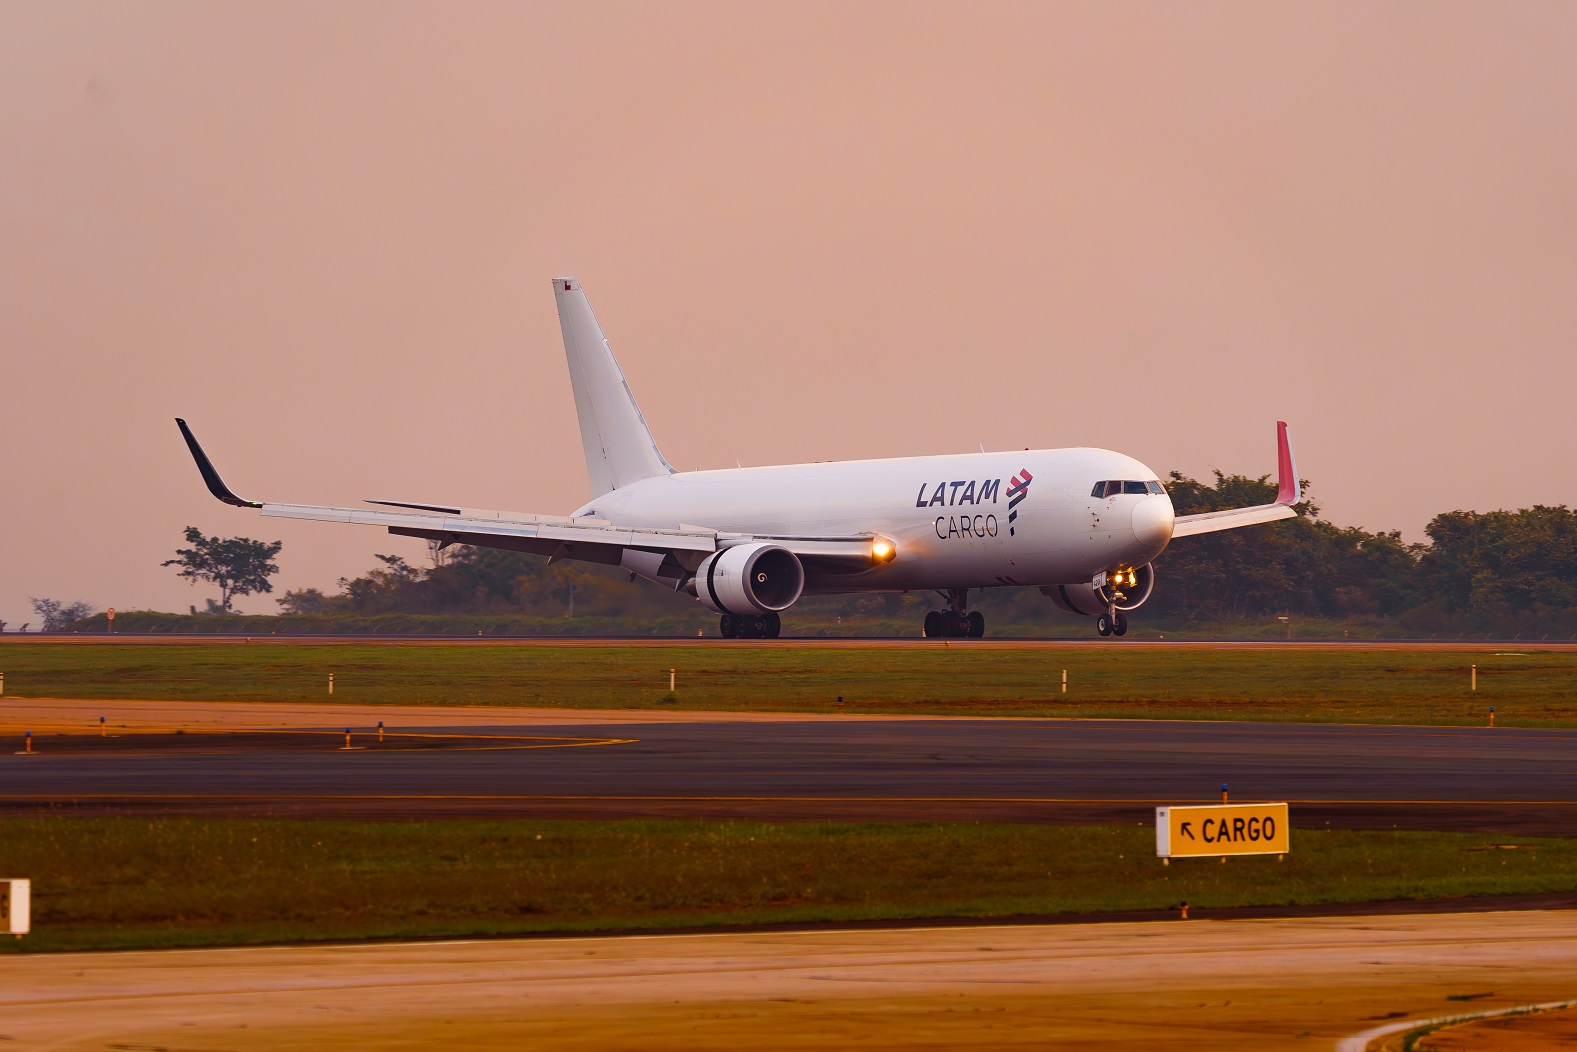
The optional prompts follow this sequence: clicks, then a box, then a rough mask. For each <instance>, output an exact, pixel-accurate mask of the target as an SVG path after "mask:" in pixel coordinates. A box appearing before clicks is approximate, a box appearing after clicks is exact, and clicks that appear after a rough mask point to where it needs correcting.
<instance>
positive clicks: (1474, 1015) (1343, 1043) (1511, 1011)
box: [1336, 1001, 1577, 1052]
mask: <svg viewBox="0 0 1577 1052" xmlns="http://www.w3.org/2000/svg"><path fill="white" fill-rule="evenodd" d="M1574 1005H1577V1001H1545V1002H1544V1003H1543V1004H1536V1005H1513V1006H1512V1007H1510V1008H1490V1009H1487V1010H1485V1011H1482V1012H1464V1013H1462V1014H1461V1015H1442V1016H1436V1017H1435V1018H1433V1019H1404V1020H1402V1021H1400V1022H1397V1023H1386V1024H1384V1025H1383V1026H1375V1027H1370V1028H1369V1029H1368V1030H1365V1031H1363V1032H1362V1033H1358V1034H1353V1035H1351V1036H1350V1037H1344V1038H1342V1039H1341V1040H1340V1041H1338V1042H1336V1052H1366V1050H1367V1049H1368V1047H1369V1046H1370V1044H1372V1043H1373V1042H1374V1041H1375V1040H1376V1039H1377V1038H1382V1037H1385V1036H1387V1035H1389V1034H1398V1033H1401V1032H1402V1031H1404V1030H1423V1029H1425V1028H1427V1029H1429V1030H1441V1029H1444V1028H1445V1027H1448V1026H1457V1025H1460V1024H1462V1023H1471V1022H1473V1021H1475V1020H1478V1019H1494V1018H1495V1017H1496V1016H1506V1015H1532V1014H1534V1013H1535V1012H1553V1011H1558V1010H1560V1009H1564V1008H1571V1007H1572V1006H1574ZM1409 1047H1411V1046H1409Z"/></svg>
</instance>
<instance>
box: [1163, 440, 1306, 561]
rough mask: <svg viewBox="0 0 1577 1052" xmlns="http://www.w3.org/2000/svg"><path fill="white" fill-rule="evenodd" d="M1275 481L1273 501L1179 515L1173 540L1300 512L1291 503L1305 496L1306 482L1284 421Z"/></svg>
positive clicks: (1291, 515)
mask: <svg viewBox="0 0 1577 1052" xmlns="http://www.w3.org/2000/svg"><path fill="white" fill-rule="evenodd" d="M1276 481H1277V487H1276V501H1275V503H1274V504H1260V505H1257V506H1255V507H1252V508H1229V509H1227V510H1225V511H1206V512H1201V513H1200V514H1198V515H1179V516H1178V517H1177V519H1176V521H1175V522H1174V523H1173V524H1172V539H1173V540H1176V539H1177V538H1178V537H1192V536H1194V535H1195V534H1199V533H1215V532H1216V531H1217V530H1235V529H1237V528H1238V527H1239V526H1254V525H1257V524H1258V523H1262V522H1275V521H1276V520H1277V519H1290V518H1292V517H1293V516H1294V515H1296V514H1297V512H1296V511H1294V510H1293V507H1292V506H1293V505H1294V504H1297V503H1298V502H1299V501H1301V500H1302V499H1303V484H1302V483H1301V482H1300V481H1299V480H1298V464H1297V461H1295V460H1294V459H1293V457H1292V440H1291V439H1290V438H1288V436H1287V424H1286V421H1283V420H1278V421H1276Z"/></svg>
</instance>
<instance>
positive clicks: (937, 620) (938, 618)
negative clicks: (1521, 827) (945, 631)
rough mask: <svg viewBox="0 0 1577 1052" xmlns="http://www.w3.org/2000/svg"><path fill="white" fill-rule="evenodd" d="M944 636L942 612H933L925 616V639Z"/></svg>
mask: <svg viewBox="0 0 1577 1052" xmlns="http://www.w3.org/2000/svg"><path fill="white" fill-rule="evenodd" d="M941 634H942V612H941V611H940V610H932V611H930V612H929V613H927V614H926V615H925V638H927V639H935V638H936V637H937V636H939V635H941Z"/></svg>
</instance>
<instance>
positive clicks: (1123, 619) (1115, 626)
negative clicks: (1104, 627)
mask: <svg viewBox="0 0 1577 1052" xmlns="http://www.w3.org/2000/svg"><path fill="white" fill-rule="evenodd" d="M1127 634H1128V615H1127V614H1125V613H1123V612H1122V611H1121V610H1119V611H1117V617H1116V618H1115V619H1114V620H1113V621H1112V635H1114V636H1125V635H1127Z"/></svg>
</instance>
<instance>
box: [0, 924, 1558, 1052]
mask: <svg viewBox="0 0 1577 1052" xmlns="http://www.w3.org/2000/svg"><path fill="white" fill-rule="evenodd" d="M1574 971H1577V915H1574V914H1572V913H1571V912H1568V911H1559V912H1557V911H1551V912H1531V911H1530V912H1526V913H1478V914H1462V915H1455V916H1453V915H1440V916H1428V917H1390V918H1386V919H1385V920H1384V921H1376V920H1375V919H1374V918H1306V919H1283V920H1263V921H1237V922H1229V923H1214V922H1200V921H1188V922H1168V923H1151V924H1091V925H1063V926H1023V925H1015V926H1003V927H974V928H951V929H934V928H933V929H920V930H915V929H892V930H887V931H869V930H866V931H816V932H730V933H716V934H710V935H685V936H675V935H666V936H664V935H641V936H636V937H630V938H569V939H564V938H557V939H555V938H543V939H506V940H491V941H485V942H476V941H464V940H455V941H446V942H424V943H403V944H402V943H369V944H363V945H349V946H299V947H283V946H280V947H249V948H236V949H220V950H197V951H193V950H155V951H151V952H130V953H127V952H120V953H108V954H73V953H62V954H36V955H25V956H24V955H16V956H4V957H0V1019H3V1023H0V1026H3V1029H4V1035H5V1038H6V1039H7V1040H8V1041H9V1042H11V1043H12V1044H9V1045H7V1047H16V1048H19V1049H54V1050H82V1052H88V1050H92V1052H101V1050H103V1049H106V1048H110V1049H142V1050H147V1052H153V1050H186V1052H195V1050H197V1049H205V1050H219V1049H228V1050H232V1052H276V1050H295V1049H301V1048H356V1049H373V1050H379V1052H409V1050H411V1049H426V1048H463V1049H478V1050H484V1052H506V1050H511V1052H512V1050H514V1049H522V1048H528V1049H533V1050H535V1049H563V1050H566V1052H568V1050H573V1052H587V1050H591V1049H599V1050H600V1049H626V1050H627V1049H641V1050H666V1049H683V1050H685V1052H722V1050H731V1049H739V1048H748V1049H751V1050H753V1052H772V1050H777V1049H782V1050H784V1052H805V1050H808V1049H846V1048H859V1049H862V1050H881V1052H888V1050H891V1052H900V1050H901V1052H911V1050H914V1049H928V1050H940V1049H954V1048H994V1049H1005V1048H1013V1049H1048V1048H1050V1049H1059V1048H1077V1049H1097V1050H1101V1049H1104V1050H1114V1049H1135V1048H1143V1049H1154V1048H1164V1049H1168V1050H1182V1052H1265V1050H1267V1049H1287V1050H1289V1052H1306V1050H1309V1049H1330V1048H1332V1047H1333V1046H1334V1047H1335V1048H1337V1049H1340V1050H1343V1052H1345V1050H1349V1049H1352V1050H1357V1049H1365V1048H1369V1047H1374V1046H1371V1045H1370V1040H1371V1039H1372V1038H1375V1037H1378V1036H1382V1035H1384V1034H1386V1033H1388V1032H1392V1033H1395V1034H1396V1036H1397V1044H1396V1045H1394V1046H1393V1045H1388V1046H1386V1047H1400V1038H1401V1034H1402V1032H1405V1031H1407V1030H1410V1029H1413V1028H1414V1027H1417V1026H1419V1025H1420V1024H1421V1023H1425V1022H1426V1021H1429V1020H1439V1019H1440V1017H1442V1016H1456V1017H1460V1016H1462V1015H1463V1014H1466V1013H1488V1012H1499V1013H1505V1012H1508V1011H1515V1010H1516V1009H1517V1008H1518V1007H1520V1006H1527V1005H1537V1004H1551V1003H1557V1004H1558V1003H1565V1002H1569V1001H1570V999H1571V998H1572V989H1571V976H1572V975H1573V974H1574ZM1508 1021H1509V1023H1510V1026H1509V1027H1496V1028H1494V1029H1492V1030H1490V1031H1489V1032H1488V1033H1484V1034H1480V1035H1478V1036H1479V1037H1480V1038H1481V1040H1479V1041H1476V1042H1470V1043H1466V1044H1463V1045H1455V1046H1452V1047H1458V1048H1494V1049H1497V1050H1502V1052H1508V1050H1517V1052H1532V1050H1534V1049H1540V1050H1542V1049H1553V1048H1563V1047H1569V1045H1564V1044H1560V1043H1558V1041H1557V1040H1546V1041H1542V1042H1541V1041H1540V1040H1539V1039H1540V1038H1541V1037H1548V1036H1549V1031H1547V1030H1544V1031H1542V1032H1541V1030H1540V1029H1539V1028H1538V1023H1537V1022H1536V1021H1534V1020H1527V1019H1519V1018H1518V1017H1515V1016H1511V1017H1508ZM1556 1037H1557V1038H1558V1033H1557V1034H1556ZM1420 1047H1426V1046H1423V1045H1420Z"/></svg>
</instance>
